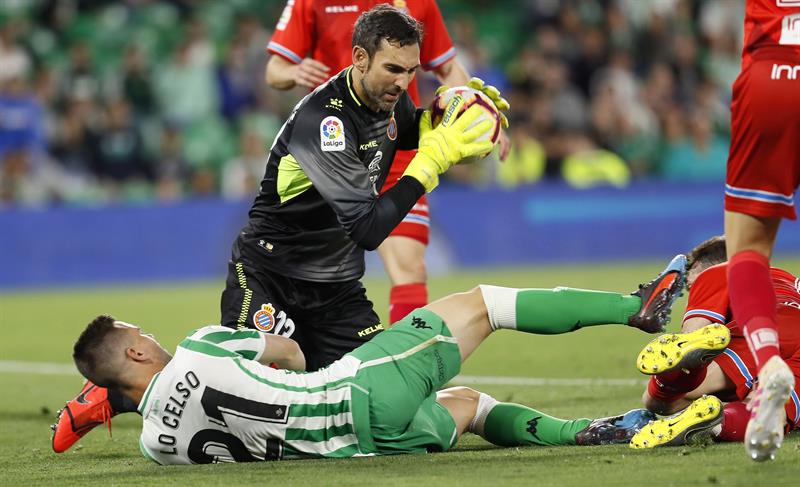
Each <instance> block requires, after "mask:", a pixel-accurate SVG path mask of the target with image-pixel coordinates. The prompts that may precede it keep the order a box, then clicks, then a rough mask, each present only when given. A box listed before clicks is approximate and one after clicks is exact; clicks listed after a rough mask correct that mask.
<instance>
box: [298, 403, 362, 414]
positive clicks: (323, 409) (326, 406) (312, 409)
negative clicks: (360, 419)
mask: <svg viewBox="0 0 800 487" xmlns="http://www.w3.org/2000/svg"><path fill="white" fill-rule="evenodd" d="M348 411H350V404H349V401H342V402H339V403H336V404H331V403H321V404H290V405H289V416H335V415H337V414H343V413H346V412H348Z"/></svg>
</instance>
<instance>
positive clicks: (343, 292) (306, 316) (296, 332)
mask: <svg viewBox="0 0 800 487" xmlns="http://www.w3.org/2000/svg"><path fill="white" fill-rule="evenodd" d="M420 35H421V27H420V25H419V24H418V23H417V21H415V20H414V19H413V18H411V17H410V16H408V15H407V14H405V13H404V12H402V11H401V10H398V9H395V8H392V7H389V6H386V5H381V6H378V7H375V8H373V9H372V10H370V11H368V12H365V13H364V14H362V15H361V16H360V17H359V19H358V22H357V23H356V25H355V28H354V32H353V50H352V54H353V55H352V57H353V65H352V66H350V67H348V68H347V69H345V70H343V71H342V72H341V73H339V74H338V75H336V76H334V77H333V78H331V79H330V80H329V81H328V82H327V83H325V84H323V85H322V86H320V87H319V88H317V89H316V90H315V91H313V92H312V93H310V94H309V95H308V96H306V97H305V98H303V99H302V100H301V101H300V102H299V103H298V104H297V106H296V107H295V109H294V110H293V111H292V113H291V115H290V116H289V118H288V120H287V121H286V122H285V123H284V125H283V127H282V128H281V129H280V131H279V132H278V134H277V136H276V139H275V143H274V144H273V145H272V148H271V149H270V152H269V156H268V158H267V161H266V168H265V173H264V179H263V180H262V181H261V184H260V188H259V191H258V194H257V196H256V198H255V201H254V203H253V205H252V207H251V209H250V213H249V221H248V223H247V224H246V225H245V227H244V228H243V229H242V231H241V232H240V233H239V235H238V238H237V239H236V242H235V243H234V245H233V251H232V256H231V260H230V261H229V263H228V276H227V280H226V286H225V289H224V291H223V293H222V299H221V320H220V323H221V324H222V325H223V326H227V327H230V328H236V329H244V328H253V329H257V330H259V331H263V332H266V333H271V334H277V335H282V336H286V337H291V338H292V339H294V340H295V341H296V342H297V343H298V344H299V345H300V348H301V349H302V351H303V352H304V354H305V358H306V361H307V368H308V370H316V369H318V368H320V367H323V366H326V365H328V364H330V363H332V362H333V361H334V360H337V359H339V358H341V357H342V356H343V355H344V354H346V353H348V352H350V351H352V350H354V349H355V348H357V347H358V346H359V345H361V344H363V343H365V342H366V341H367V340H369V339H370V338H372V336H374V334H375V333H377V332H379V331H380V330H382V329H383V325H382V324H381V322H380V319H379V318H378V315H377V314H376V313H375V311H374V310H373V307H372V303H371V302H370V301H369V300H368V299H367V296H366V291H365V289H364V287H363V285H362V284H361V282H360V279H361V277H362V275H363V274H364V250H374V249H375V248H377V247H378V245H380V243H381V242H382V241H383V240H384V239H385V238H386V237H387V236H388V235H389V233H390V232H391V231H392V229H394V227H395V226H396V225H397V224H398V223H400V221H401V220H402V219H403V218H404V217H405V216H406V214H407V213H408V212H409V210H411V208H412V207H413V206H414V204H415V202H416V201H417V200H418V199H419V198H420V197H421V196H422V195H423V194H424V193H426V192H430V191H432V190H433V189H434V188H435V187H436V185H437V184H438V179H439V175H440V174H442V173H443V172H445V171H447V170H448V168H450V167H451V166H452V165H453V164H457V163H458V162H459V161H460V160H461V159H463V158H466V157H471V156H475V155H481V154H485V153H487V152H489V151H490V150H491V148H492V144H491V142H488V141H483V142H478V141H477V139H478V138H480V137H481V136H482V135H484V134H485V133H486V132H488V131H489V130H490V129H491V127H492V123H491V122H489V121H485V122H482V123H477V124H475V123H474V122H476V120H477V119H478V118H479V116H480V113H481V111H480V110H481V109H480V108H479V107H472V108H469V109H468V110H466V111H464V112H463V113H461V108H462V107H463V103H464V99H463V98H461V97H455V98H454V99H453V100H452V101H451V103H450V104H449V105H448V107H447V108H446V116H445V117H444V119H443V121H442V122H441V123H440V124H439V125H438V126H437V127H436V128H432V127H431V122H430V115H429V114H428V113H427V112H425V111H423V110H421V109H418V108H416V107H415V106H414V104H413V103H412V101H411V99H410V97H409V96H408V94H407V93H406V88H407V87H408V85H409V83H410V82H411V80H412V79H413V78H414V75H415V73H416V71H417V69H418V68H419V67H420ZM471 86H472V87H474V88H476V89H479V90H481V91H483V92H484V93H485V94H486V95H488V96H489V97H490V98H491V99H492V100H493V101H494V102H495V104H496V106H497V108H498V109H507V108H508V103H506V101H505V100H503V99H502V98H501V97H500V94H499V93H498V92H497V90H496V89H494V88H492V87H489V86H483V83H482V82H480V81H479V80H473V81H472V82H471ZM503 120H504V121H505V118H503ZM506 123H507V122H504V124H506ZM473 125H474V126H473ZM417 147H418V148H419V150H418V154H417V155H416V157H415V158H414V159H413V160H412V161H411V163H410V164H409V166H408V168H407V170H406V171H405V174H403V176H402V177H401V178H400V180H399V181H398V182H397V184H396V185H395V186H394V187H392V188H391V189H389V190H388V191H386V192H385V193H384V194H382V195H380V196H378V195H379V192H380V191H379V190H380V189H381V186H382V185H383V184H384V182H385V180H386V177H387V175H388V173H389V166H390V165H391V161H392V160H393V159H394V154H395V151H397V150H398V149H414V148H417ZM133 410H135V408H134V407H132V405H131V404H130V402H129V401H126V400H125V399H124V398H123V397H121V396H120V394H118V393H117V392H116V391H113V390H111V391H109V390H107V389H105V388H102V387H94V386H93V385H92V384H91V383H88V384H86V386H84V388H83V390H82V391H81V393H80V394H79V395H78V396H77V397H76V398H75V399H73V400H72V401H70V402H69V403H67V406H66V407H65V408H64V409H63V410H62V412H61V413H60V414H59V417H58V420H57V423H56V425H54V431H55V434H54V436H53V449H54V450H55V451H57V452H62V451H65V450H66V449H68V448H69V447H70V446H71V445H73V444H74V443H75V442H76V441H77V440H78V439H79V438H80V437H81V436H83V435H84V434H86V432H88V431H89V430H90V429H92V428H93V427H95V426H97V425H99V424H102V423H103V422H104V421H106V420H107V419H108V418H109V417H110V416H113V415H115V414H117V413H120V412H125V411H133Z"/></svg>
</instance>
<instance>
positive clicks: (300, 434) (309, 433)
mask: <svg viewBox="0 0 800 487" xmlns="http://www.w3.org/2000/svg"><path fill="white" fill-rule="evenodd" d="M354 434H355V431H354V430H353V425H352V424H349V423H347V424H343V425H341V426H331V427H330V428H321V429H313V430H312V429H306V428H286V433H285V434H284V435H285V436H284V441H292V440H294V441H315V442H322V441H327V440H329V439H331V438H334V437H336V436H345V435H354Z"/></svg>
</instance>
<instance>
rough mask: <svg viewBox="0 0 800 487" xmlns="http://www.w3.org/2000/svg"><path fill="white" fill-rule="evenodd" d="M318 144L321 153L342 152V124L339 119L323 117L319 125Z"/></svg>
mask: <svg viewBox="0 0 800 487" xmlns="http://www.w3.org/2000/svg"><path fill="white" fill-rule="evenodd" d="M319 144H320V149H322V151H323V152H338V151H343V150H344V147H345V139H344V124H343V123H342V121H341V120H339V117H325V118H324V119H323V120H322V123H320V124H319Z"/></svg>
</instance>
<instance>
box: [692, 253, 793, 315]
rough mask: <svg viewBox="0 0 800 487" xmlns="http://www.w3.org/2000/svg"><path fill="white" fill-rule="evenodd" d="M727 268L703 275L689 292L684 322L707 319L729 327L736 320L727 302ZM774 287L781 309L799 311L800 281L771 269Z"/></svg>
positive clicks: (718, 267) (708, 270) (778, 270)
mask: <svg viewBox="0 0 800 487" xmlns="http://www.w3.org/2000/svg"><path fill="white" fill-rule="evenodd" d="M727 272H728V266H727V264H719V265H715V266H713V267H709V268H708V269H706V270H705V271H703V272H702V273H701V274H700V275H699V276H697V279H696V280H695V282H694V284H692V288H691V290H690V291H689V303H688V304H687V305H686V314H685V315H684V316H683V321H686V320H688V319H689V318H696V317H701V318H706V319H708V320H710V321H712V322H714V323H722V324H723V325H724V324H727V323H728V322H729V321H731V320H732V319H733V312H731V307H730V300H729V298H728V275H727ZM770 273H771V274H772V285H773V287H774V288H775V295H776V296H777V298H778V307H781V306H791V307H794V308H798V309H800V292H799V291H798V286H800V280H798V279H797V278H796V277H795V276H793V275H792V274H790V273H788V272H786V271H784V270H783V269H777V268H775V267H773V268H771V269H770Z"/></svg>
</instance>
